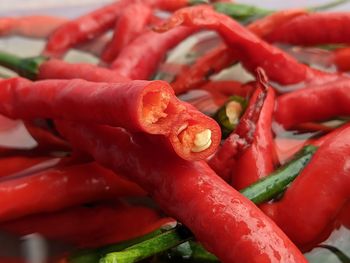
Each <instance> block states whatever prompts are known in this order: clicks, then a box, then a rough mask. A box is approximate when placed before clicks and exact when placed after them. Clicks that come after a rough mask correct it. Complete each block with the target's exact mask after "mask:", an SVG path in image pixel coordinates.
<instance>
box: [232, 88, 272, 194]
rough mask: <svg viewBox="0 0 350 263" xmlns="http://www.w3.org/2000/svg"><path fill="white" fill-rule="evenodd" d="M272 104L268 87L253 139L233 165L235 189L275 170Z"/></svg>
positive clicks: (270, 90) (243, 186) (245, 185)
mask: <svg viewBox="0 0 350 263" xmlns="http://www.w3.org/2000/svg"><path fill="white" fill-rule="evenodd" d="M274 106H275V92H274V90H273V89H272V88H269V89H268V91H267V96H266V99H265V101H264V105H263V106H262V108H261V112H260V115H259V119H258V121H257V122H256V129H255V133H254V139H253V141H252V143H251V145H250V146H249V147H248V148H247V149H245V150H244V152H243V153H242V154H241V155H240V156H239V158H238V159H237V161H236V163H235V165H234V166H233V169H232V185H233V187H234V188H235V189H238V190H240V189H243V188H245V187H248V186H249V185H251V184H253V183H255V182H257V181H258V180H259V179H261V178H263V177H265V176H267V175H269V174H270V173H271V172H273V171H274V170H275V165H276V163H277V156H276V153H275V151H274V143H273V135H272V130H271V125H272V113H273V111H274Z"/></svg>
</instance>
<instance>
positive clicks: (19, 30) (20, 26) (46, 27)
mask: <svg viewBox="0 0 350 263" xmlns="http://www.w3.org/2000/svg"><path fill="white" fill-rule="evenodd" d="M66 21H67V19H66V18H63V17H55V16H23V17H3V18H0V36H11V35H19V36H25V37H34V38H45V37H47V36H48V35H49V34H50V33H51V32H52V31H53V30H54V29H56V28H57V27H58V26H60V25H62V23H64V22H66Z"/></svg>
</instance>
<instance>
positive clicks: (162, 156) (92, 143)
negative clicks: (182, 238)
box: [57, 122, 306, 263]
mask: <svg viewBox="0 0 350 263" xmlns="http://www.w3.org/2000/svg"><path fill="white" fill-rule="evenodd" d="M57 125H58V127H59V130H60V131H61V132H62V134H64V136H66V138H67V139H68V140H69V141H71V142H72V143H73V144H74V145H75V147H77V148H78V149H81V150H85V151H86V152H88V153H90V154H91V155H92V156H93V157H94V158H95V159H96V160H98V161H99V162H101V163H102V164H104V165H106V166H107V167H111V168H112V169H113V170H115V171H119V170H123V171H124V172H125V175H126V176H128V178H130V179H131V180H133V181H135V182H137V183H138V184H139V185H142V186H143V187H144V188H145V189H146V190H147V191H148V192H149V193H150V194H151V196H152V197H153V198H154V200H155V201H156V202H157V203H158V204H159V205H160V207H161V208H162V209H163V210H164V211H165V212H167V213H168V214H169V215H171V216H174V217H175V218H177V219H179V220H180V221H181V222H182V223H184V224H185V225H186V226H188V227H189V228H190V229H191V230H192V231H193V233H194V234H195V236H196V237H197V238H198V240H199V241H200V242H201V243H202V244H203V245H204V246H205V247H206V248H207V249H208V250H209V251H211V252H213V253H214V254H216V255H217V256H218V257H219V258H220V260H222V262H240V263H244V262H281V261H283V262H298V263H300V262H306V260H305V259H304V257H303V255H302V254H301V253H300V252H299V251H298V250H297V249H296V248H295V246H294V245H293V244H292V243H291V242H290V241H288V239H287V237H286V236H285V235H284V234H283V232H282V231H280V230H279V229H278V228H276V227H275V225H274V224H273V223H272V222H271V221H269V220H267V218H266V217H265V215H264V214H263V213H261V211H260V210H259V209H257V208H256V207H255V206H254V205H253V203H252V202H250V201H249V200H248V199H246V198H245V197H243V196H242V195H241V194H239V193H238V192H237V191H236V190H234V189H233V188H232V187H230V186H229V185H228V184H226V183H225V182H224V181H223V180H222V179H221V178H219V177H218V176H217V175H216V174H215V173H214V172H213V171H212V170H211V169H210V168H209V167H208V165H207V164H206V163H205V162H203V161H202V162H188V161H184V160H182V159H179V158H176V157H175V156H173V155H171V154H170V155H169V152H167V151H166V150H164V148H163V147H162V146H161V145H159V144H158V145H157V151H155V144H152V143H150V142H148V141H147V139H146V138H145V137H143V136H142V135H141V134H130V133H127V132H126V131H125V130H122V129H118V128H109V127H102V126H100V127H93V126H90V125H84V124H78V123H63V122H58V123H57ZM112 145H113V147H112ZM228 229H229V231H228Z"/></svg>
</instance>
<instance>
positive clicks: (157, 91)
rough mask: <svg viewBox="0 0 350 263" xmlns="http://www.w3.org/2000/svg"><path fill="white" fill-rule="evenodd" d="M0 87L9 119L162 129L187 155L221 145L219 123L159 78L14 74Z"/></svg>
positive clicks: (177, 149)
mask: <svg viewBox="0 0 350 263" xmlns="http://www.w3.org/2000/svg"><path fill="white" fill-rule="evenodd" d="M0 87H2V89H1V90H0V102H1V105H0V113H3V114H5V115H7V116H9V117H11V118H22V119H23V118H24V119H26V118H53V119H65V120H74V121H85V122H91V123H98V124H108V125H112V126H117V127H123V128H126V129H129V130H131V131H143V132H146V133H150V134H161V135H164V138H165V140H167V141H168V142H169V143H170V144H171V146H172V147H173V148H174V150H175V152H176V153H178V154H179V155H180V156H181V157H183V158H185V159H189V160H198V159H202V158H206V157H208V156H210V155H211V154H212V153H214V151H215V150H216V148H217V147H218V145H219V144H220V127H219V126H218V124H217V123H216V122H215V121H214V120H213V119H211V118H208V117H206V116H205V115H204V114H202V113H200V112H198V111H196V110H194V109H193V108H192V107H190V106H189V105H187V104H185V103H183V102H181V101H179V100H178V99H177V98H176V97H175V95H174V92H173V90H172V89H171V87H170V86H169V84H167V83H166V82H164V81H152V82H151V81H129V82H123V83H109V84H106V83H92V82H87V81H84V80H79V79H74V80H69V81H68V80H46V81H37V82H30V81H28V80H25V79H21V78H13V79H9V80H3V81H1V82H0ZM28 94H30V95H28ZM87 112H89V114H86V113H87Z"/></svg>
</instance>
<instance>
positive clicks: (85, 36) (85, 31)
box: [43, 0, 130, 57]
mask: <svg viewBox="0 0 350 263" xmlns="http://www.w3.org/2000/svg"><path fill="white" fill-rule="evenodd" d="M129 4H130V1H129V0H121V1H117V2H115V3H112V4H109V5H107V6H104V7H102V8H100V9H97V10H95V11H93V12H91V13H89V14H86V15H84V16H81V17H79V18H77V19H75V20H71V21H68V22H67V23H65V24H63V25H61V26H60V27H59V28H57V29H56V30H55V31H54V32H53V33H52V34H51V36H50V37H49V39H48V41H47V44H46V47H45V49H44V51H43V53H44V54H45V55H48V56H53V57H59V56H62V55H63V54H64V53H65V52H66V51H68V49H70V48H71V47H73V46H76V45H78V44H83V43H86V42H87V41H88V40H91V39H94V38H95V37H97V36H99V35H101V34H103V33H104V32H106V31H107V30H108V29H109V28H111V27H113V25H114V23H115V21H116V20H117V18H118V16H119V15H120V14H121V12H122V11H123V9H124V8H125V7H126V6H128V5H129Z"/></svg>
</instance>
